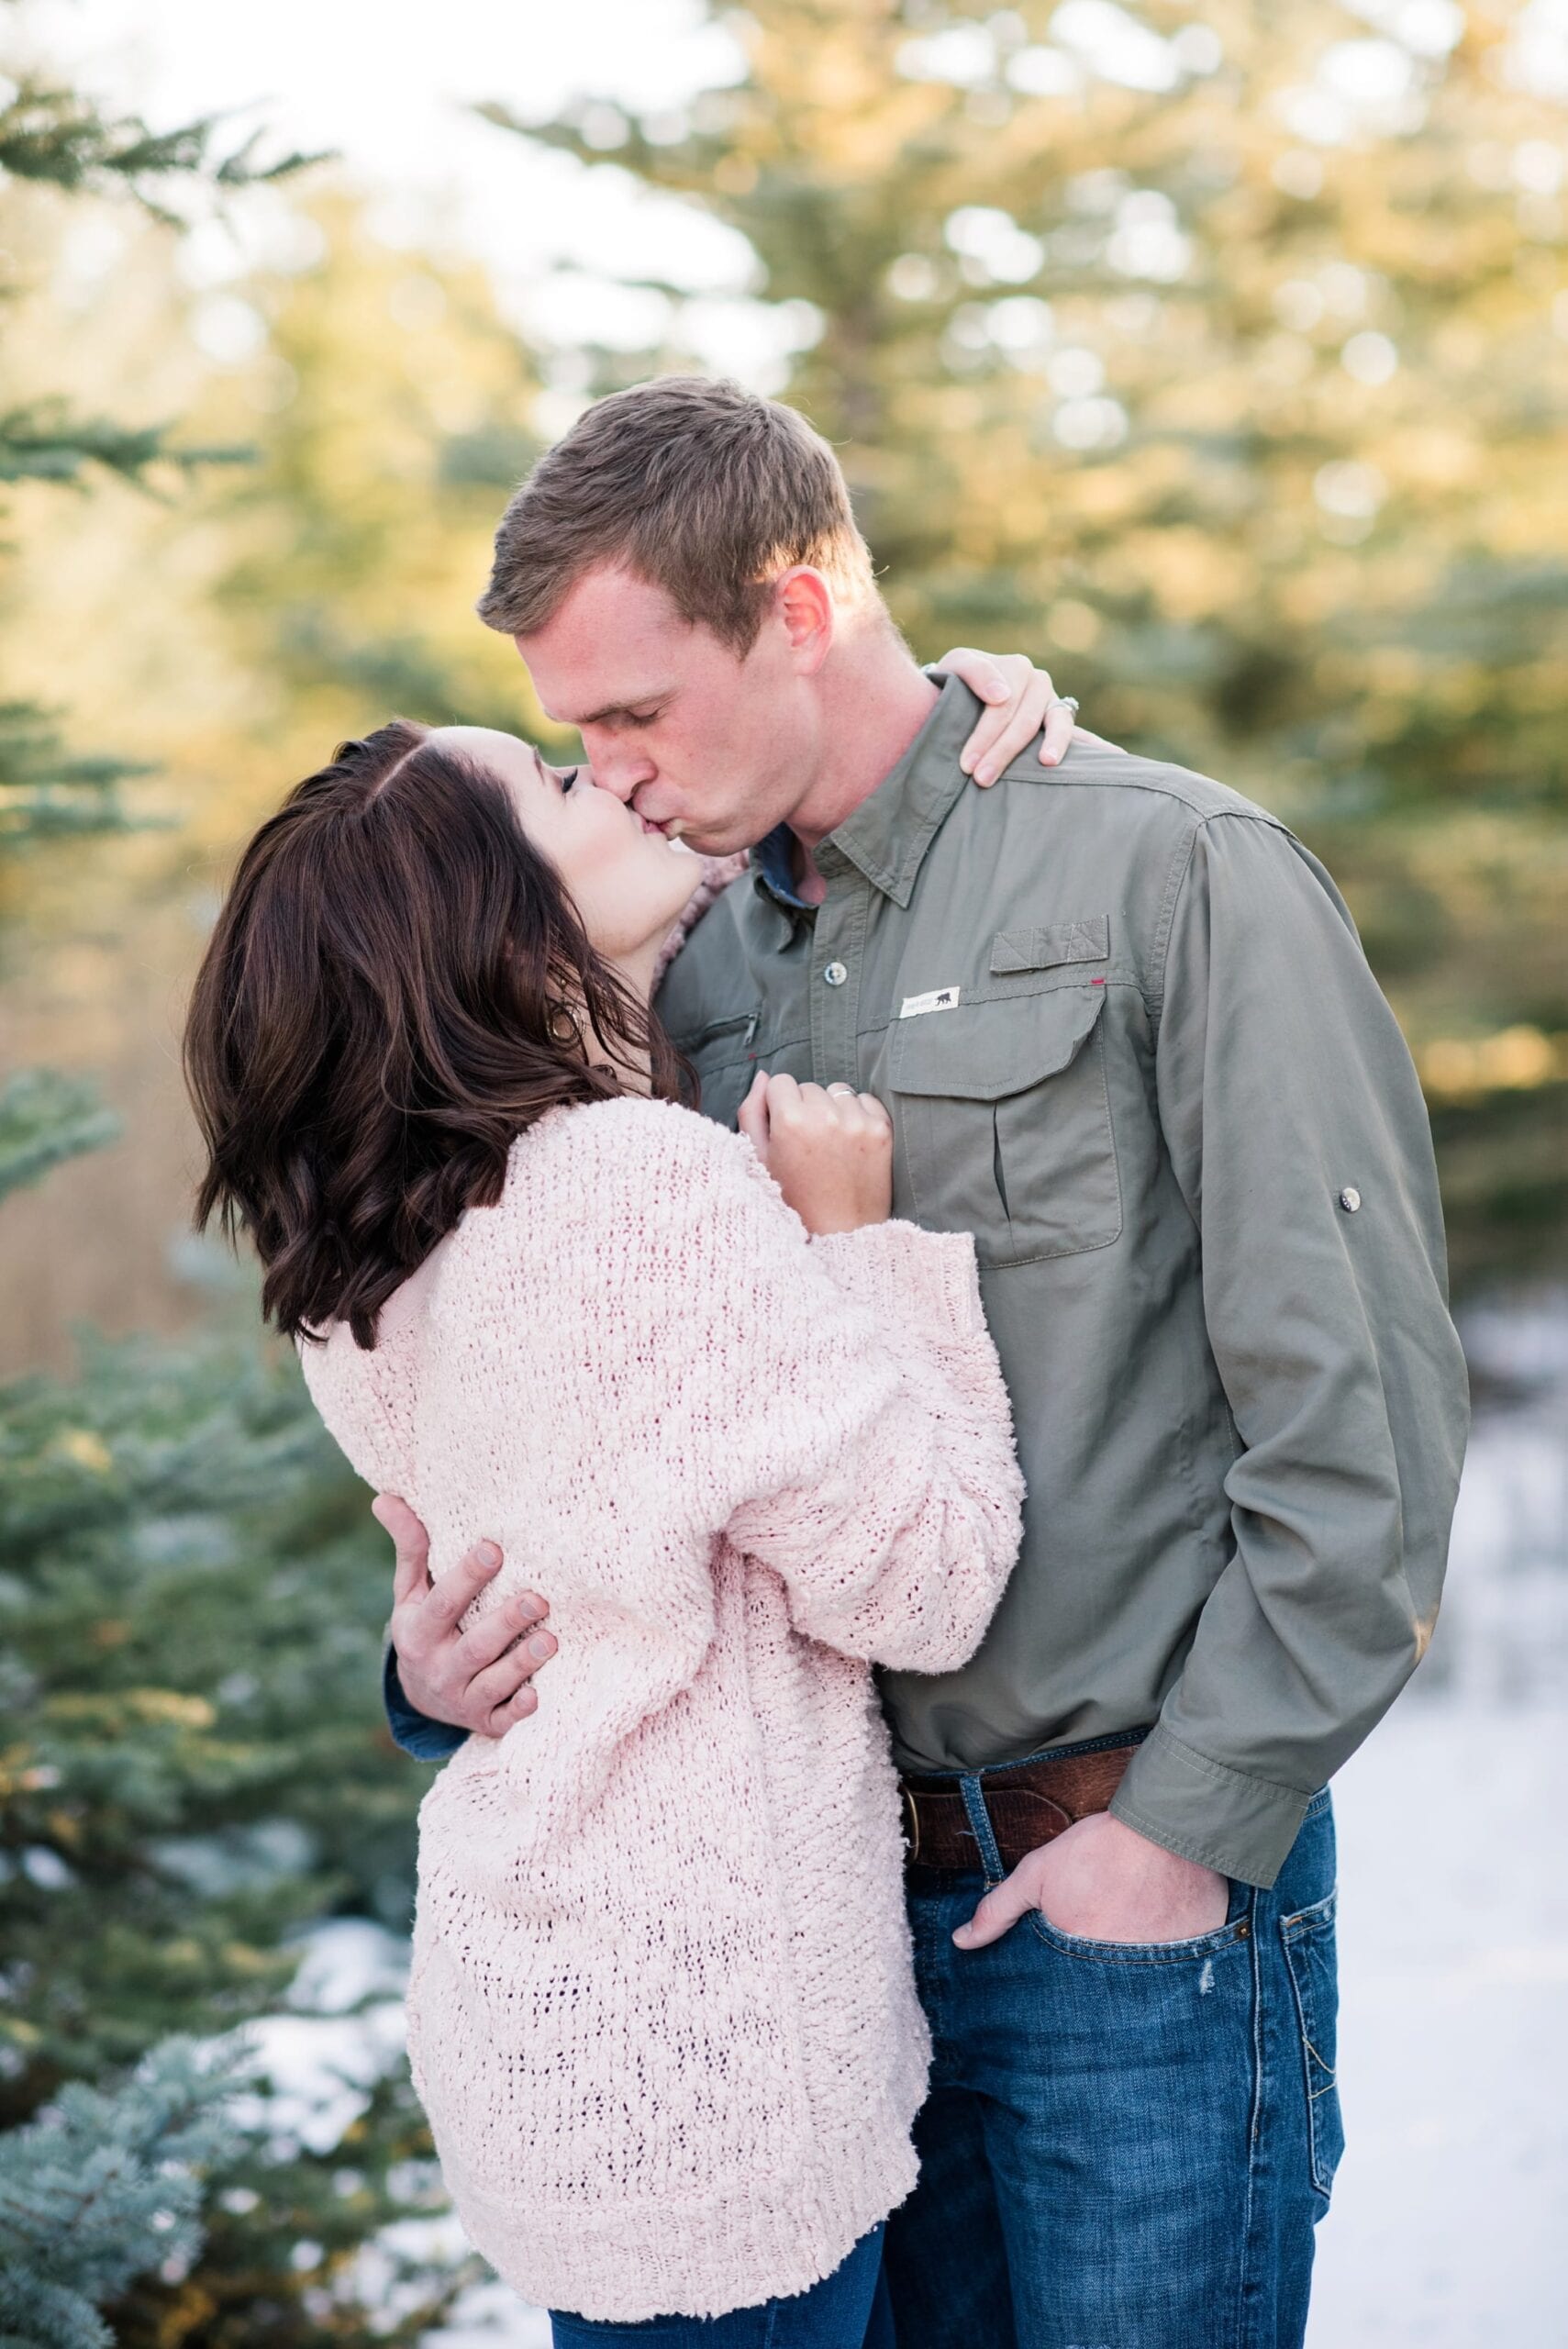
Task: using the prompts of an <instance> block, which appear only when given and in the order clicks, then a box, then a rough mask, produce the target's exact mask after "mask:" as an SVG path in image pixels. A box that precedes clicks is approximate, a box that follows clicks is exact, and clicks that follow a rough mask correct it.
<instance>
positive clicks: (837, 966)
mask: <svg viewBox="0 0 1568 2349" xmlns="http://www.w3.org/2000/svg"><path fill="white" fill-rule="evenodd" d="M849 975H850V974H849V973H848V971H847V970H846V969H845V968H844V965H843V964H842V963H828V968H827V969H826V970H825V971H824V972H823V974H822V983H823V985H824V986H829V987H841V986H842V985H843V984H844V981H845V980H846V979H847V978H848V977H849Z"/></svg>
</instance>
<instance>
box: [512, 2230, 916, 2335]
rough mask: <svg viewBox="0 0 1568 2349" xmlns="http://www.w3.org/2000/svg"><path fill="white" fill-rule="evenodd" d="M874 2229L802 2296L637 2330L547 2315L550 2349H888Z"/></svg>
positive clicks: (665, 2319)
mask: <svg viewBox="0 0 1568 2349" xmlns="http://www.w3.org/2000/svg"><path fill="white" fill-rule="evenodd" d="M882 2238H883V2230H882V2228H881V2227H873V2229H872V2231H871V2232H870V2234H868V2235H862V2237H861V2239H860V2241H859V2243H856V2245H855V2247H854V2249H853V2251H851V2254H850V2255H849V2257H848V2258H847V2259H846V2260H845V2261H844V2262H843V2264H842V2266H839V2267H836V2268H835V2269H834V2270H833V2273H832V2274H831V2276H825V2277H823V2279H822V2281H821V2283H820V2284H814V2285H813V2286H812V2287H811V2289H810V2290H809V2291H808V2292H796V2293H795V2294H793V2295H792V2296H791V2297H790V2298H789V2299H785V2300H761V2301H759V2302H758V2303H757V2304H756V2305H755V2306H754V2307H752V2308H749V2309H732V2310H730V2312H729V2314H728V2316H655V2317H650V2318H649V2319H648V2320H647V2321H646V2322H645V2323H642V2324H595V2323H592V2322H590V2321H589V2320H588V2318H586V2317H582V2316H559V2315H557V2314H556V2312H555V2311H554V2310H551V2311H550V2330H551V2332H553V2334H554V2336H555V2349H573V2344H574V2343H578V2342H581V2343H584V2349H589V2344H592V2349H621V2344H622V2343H625V2344H626V2349H645V2344H648V2343H654V2344H657V2349H894V2343H893V2331H892V2326H891V2323H890V2322H889V2319H888V2314H887V2288H886V2286H885V2284H884V2283H883V2282H882Z"/></svg>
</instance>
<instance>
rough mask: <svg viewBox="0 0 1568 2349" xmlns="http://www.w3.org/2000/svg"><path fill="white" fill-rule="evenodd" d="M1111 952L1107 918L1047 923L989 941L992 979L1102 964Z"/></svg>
mask: <svg viewBox="0 0 1568 2349" xmlns="http://www.w3.org/2000/svg"><path fill="white" fill-rule="evenodd" d="M1110 951H1111V918H1110V916H1109V914H1085V915H1084V918H1083V919H1082V920H1081V921H1053V922H1047V923H1046V924H1044V925H1043V927H1041V928H1039V929H1035V930H998V931H997V932H996V935H995V938H994V939H993V940H992V941H991V975H992V977H993V978H994V979H999V978H1003V977H1005V976H1006V974H1008V973H1009V972H1012V971H1045V970H1049V969H1050V967H1051V963H1103V962H1104V961H1105V959H1106V956H1107V955H1108V954H1109V952H1110Z"/></svg>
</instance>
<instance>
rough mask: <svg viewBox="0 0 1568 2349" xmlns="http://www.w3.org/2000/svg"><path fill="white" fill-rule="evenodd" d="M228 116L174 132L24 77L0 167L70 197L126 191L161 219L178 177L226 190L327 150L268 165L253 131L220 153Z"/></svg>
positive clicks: (7, 124)
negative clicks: (165, 194)
mask: <svg viewBox="0 0 1568 2349" xmlns="http://www.w3.org/2000/svg"><path fill="white" fill-rule="evenodd" d="M227 119H228V117H226V116H224V115H221V114H217V115H207V116H204V117H202V118H201V119H200V120H198V121H195V122H189V123H183V124H181V125H180V126H178V128H175V129H173V130H161V131H160V130H151V129H150V128H148V126H147V124H146V123H145V122H143V121H142V120H141V118H140V117H139V116H137V115H111V114H106V113H105V112H104V111H103V110H102V109H101V108H99V107H98V106H95V105H94V104H93V102H92V101H91V100H90V99H88V98H86V97H83V95H82V94H81V93H80V92H79V91H75V90H67V89H60V88H54V87H51V86H50V84H49V83H42V82H38V81H23V82H22V83H19V84H18V85H17V90H16V95H14V96H13V97H12V99H11V101H10V103H9V104H8V105H7V106H5V107H3V108H0V171H4V172H8V173H12V174H13V176H14V177H16V178H17V179H24V180H35V181H42V182H47V183H48V184H50V185H52V186H54V187H59V188H63V189H65V190H66V191H67V193H69V194H75V195H83V194H85V195H105V194H107V193H111V192H119V193H122V194H126V195H131V196H132V197H134V198H135V200H136V201H137V202H138V203H139V204H140V205H141V206H142V207H143V208H144V210H146V211H148V212H150V213H151V214H152V215H153V217H155V218H157V219H160V220H164V221H169V220H172V218H173V217H174V216H173V215H172V214H171V213H170V212H169V210H168V209H167V207H166V206H164V205H163V204H162V203H161V201H160V200H159V195H158V191H159V190H161V188H163V187H164V186H166V185H167V184H169V183H171V182H172V181H175V180H181V179H184V180H190V179H208V180H211V181H212V183H213V184H215V185H217V186H218V187H223V188H239V187H253V186H257V185H264V184H269V183H271V182H272V181H276V180H281V179H285V178H288V177H289V176H290V175H292V174H293V173H295V172H300V171H304V170H305V169H306V166H307V165H308V164H311V163H317V162H321V161H325V160H326V158H325V155H324V154H306V153H304V152H302V151H300V150H294V151H292V152H290V153H288V154H285V155H282V156H279V157H277V158H275V159H274V160H273V161H271V162H268V161H264V160H261V158H260V157H259V156H258V152H257V150H258V147H259V145H260V140H261V134H260V133H259V132H254V131H253V132H251V133H250V135H249V136H248V137H246V138H245V139H242V140H241V141H240V143H239V145H238V146H237V147H235V148H233V149H232V150H230V151H229V152H228V154H219V153H218V152H217V139H218V132H219V127H220V125H221V124H222V123H224V122H225V121H226V120H227Z"/></svg>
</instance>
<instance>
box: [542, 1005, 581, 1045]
mask: <svg viewBox="0 0 1568 2349" xmlns="http://www.w3.org/2000/svg"><path fill="white" fill-rule="evenodd" d="M549 1027H550V1042H551V1043H552V1044H561V1045H571V1044H580V1043H581V1042H582V1041H583V1038H582V1034H581V1032H580V1030H579V1029H578V1026H577V1022H576V1021H575V1019H573V1017H572V1014H571V1013H570V1012H569V1011H568V1010H567V1008H566V1006H565V1005H564V1004H563V1003H558V1004H557V1005H556V1007H555V1008H554V1010H553V1011H552V1012H551V1013H550V1020H549Z"/></svg>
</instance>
